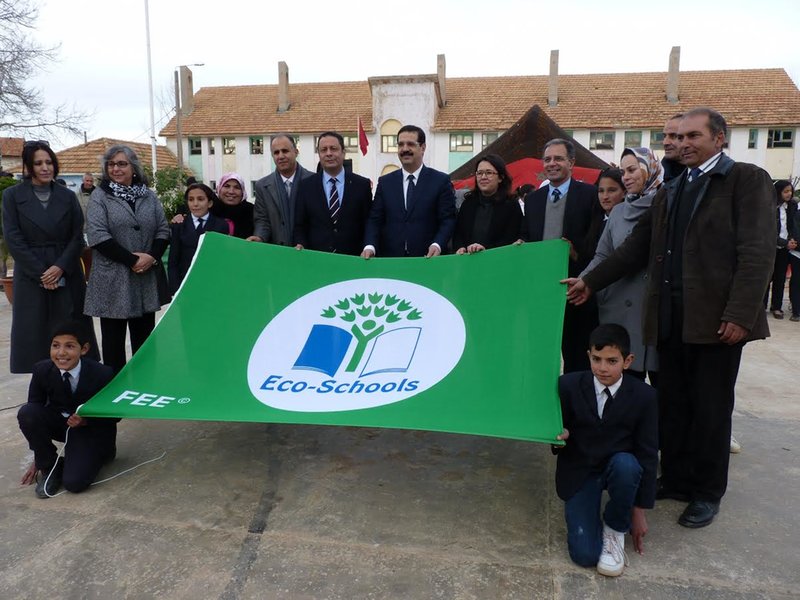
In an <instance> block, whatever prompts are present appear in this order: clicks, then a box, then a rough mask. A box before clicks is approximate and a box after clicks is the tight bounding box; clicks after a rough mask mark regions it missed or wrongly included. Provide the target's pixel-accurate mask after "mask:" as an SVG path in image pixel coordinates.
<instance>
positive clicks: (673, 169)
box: [661, 113, 686, 183]
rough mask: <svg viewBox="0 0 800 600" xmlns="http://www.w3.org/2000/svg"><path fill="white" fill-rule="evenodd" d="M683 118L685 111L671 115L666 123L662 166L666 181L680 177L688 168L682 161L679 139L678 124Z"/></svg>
mask: <svg viewBox="0 0 800 600" xmlns="http://www.w3.org/2000/svg"><path fill="white" fill-rule="evenodd" d="M682 118H683V113H678V114H676V115H673V116H672V117H670V118H669V119H668V120H667V122H666V123H664V158H662V159H661V166H662V167H663V168H664V183H666V182H667V181H669V180H670V179H674V178H675V177H678V176H679V175H680V174H681V173H683V172H684V171H685V170H686V165H684V164H683V163H682V162H681V151H680V142H679V141H678V125H679V124H680V122H681V119H682Z"/></svg>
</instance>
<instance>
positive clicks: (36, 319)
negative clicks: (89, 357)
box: [3, 180, 97, 373]
mask: <svg viewBox="0 0 800 600" xmlns="http://www.w3.org/2000/svg"><path fill="white" fill-rule="evenodd" d="M3 236H4V237H5V241H6V244H7V245H8V250H9V252H10V253H11V256H13V257H14V305H13V309H12V310H13V320H12V324H11V372H12V373H30V372H31V369H32V368H33V365H34V364H35V363H36V362H37V361H40V360H42V359H44V358H47V357H48V356H49V355H50V350H49V349H50V341H51V340H50V332H51V330H52V329H53V327H54V326H55V325H57V324H58V323H59V322H61V321H64V320H67V319H79V320H82V321H83V322H84V324H85V326H86V327H87V330H88V331H89V332H91V334H92V342H94V330H93V329H92V328H91V318H88V317H84V316H83V304H84V297H85V294H86V279H85V278H84V274H83V269H82V268H81V263H80V256H81V250H83V247H84V243H83V212H82V211H81V207H80V204H79V203H78V199H77V198H76V197H75V194H74V193H73V192H71V191H70V190H68V189H67V188H65V187H64V186H61V185H58V184H56V183H51V184H50V199H49V201H48V204H47V209H45V208H44V207H43V206H42V203H41V202H40V201H39V198H37V196H36V193H35V192H34V190H33V185H32V184H31V182H30V181H29V180H25V181H22V182H21V183H19V184H17V185H15V186H13V187H10V188H8V189H6V190H5V191H4V192H3ZM53 265H55V266H58V267H60V268H61V269H62V270H63V271H64V284H65V285H64V286H63V287H60V288H58V289H57V290H46V289H44V288H43V287H42V286H41V285H40V283H41V282H40V277H41V276H42V273H44V272H45V271H46V270H47V269H49V268H50V267H51V266H53ZM96 347H97V344H96V343H93V344H92V353H93V355H94V356H97V350H96Z"/></svg>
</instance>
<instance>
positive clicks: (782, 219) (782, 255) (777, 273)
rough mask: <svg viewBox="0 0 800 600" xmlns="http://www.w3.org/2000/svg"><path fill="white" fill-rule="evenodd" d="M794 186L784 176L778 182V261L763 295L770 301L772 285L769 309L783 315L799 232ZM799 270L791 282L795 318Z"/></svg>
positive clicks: (798, 312)
mask: <svg viewBox="0 0 800 600" xmlns="http://www.w3.org/2000/svg"><path fill="white" fill-rule="evenodd" d="M793 198H794V188H792V183H791V182H790V181H786V180H785V179H779V180H778V181H776V182H775V203H776V206H777V207H778V211H777V229H778V241H777V244H776V248H775V265H774V267H773V270H772V281H771V282H770V284H769V286H768V287H767V293H766V295H765V296H764V304H766V303H767V296H769V295H770V288H771V289H772V298H771V301H770V306H769V309H770V310H771V311H772V316H773V317H775V318H776V319H782V318H783V316H784V314H783V290H784V288H785V287H786V270H787V269H788V268H789V259H790V257H791V255H790V254H789V253H790V252H791V251H792V250H797V237H798V232H797V231H795V213H797V203H796V202H794V201H793ZM798 278H800V273H797V274H796V273H795V271H794V267H793V268H792V279H791V281H790V284H789V300H790V301H791V303H792V317H798V318H792V320H793V321H797V320H800V306H797V298H792V287H795V288H796V287H797V280H798Z"/></svg>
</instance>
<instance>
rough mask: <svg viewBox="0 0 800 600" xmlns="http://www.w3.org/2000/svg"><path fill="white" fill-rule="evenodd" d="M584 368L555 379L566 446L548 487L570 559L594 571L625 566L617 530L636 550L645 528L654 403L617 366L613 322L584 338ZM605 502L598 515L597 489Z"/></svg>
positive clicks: (651, 494) (621, 352)
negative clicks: (587, 366) (559, 506)
mask: <svg viewBox="0 0 800 600" xmlns="http://www.w3.org/2000/svg"><path fill="white" fill-rule="evenodd" d="M588 354H589V361H590V363H591V367H592V370H591V371H580V372H577V373H568V374H566V375H562V376H561V378H560V379H559V381H558V393H559V396H560V397H561V412H562V418H563V421H564V432H563V433H562V434H561V435H559V436H558V439H560V440H563V441H565V442H566V444H565V445H564V446H563V447H562V448H557V447H554V451H556V453H557V454H558V466H557V467H556V491H557V492H558V496H559V497H560V498H561V499H562V500H564V502H565V506H564V516H565V518H566V521H567V544H568V547H569V555H570V558H572V560H573V561H574V562H576V563H577V564H579V565H581V566H584V567H592V566H596V567H597V571H598V572H599V573H601V574H602V575H607V576H609V577H616V576H617V575H621V574H622V571H623V569H624V567H625V562H626V558H625V532H627V531H630V532H631V535H632V536H633V546H634V548H635V550H636V551H637V552H639V553H640V554H641V553H642V552H643V550H644V544H643V539H644V536H645V534H646V533H647V519H646V517H645V514H644V510H645V509H647V508H652V507H653V504H654V502H655V491H656V467H657V464H658V404H657V401H656V392H655V390H654V389H653V388H652V387H650V386H649V385H647V384H646V383H644V382H642V381H640V380H637V379H636V378H635V377H630V376H629V377H624V376H623V373H622V372H623V370H624V369H627V368H628V367H629V366H630V364H631V362H632V361H633V355H632V354H630V338H629V336H628V332H627V331H625V328H624V327H622V326H621V325H615V324H604V325H600V326H599V327H597V328H596V329H595V330H594V331H593V332H592V334H591V337H590V339H589V352H588ZM604 489H605V490H608V495H609V500H608V502H607V503H606V506H605V510H604V511H603V516H602V519H601V516H600V501H601V496H602V493H603V490H604Z"/></svg>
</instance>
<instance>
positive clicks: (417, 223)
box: [361, 125, 456, 258]
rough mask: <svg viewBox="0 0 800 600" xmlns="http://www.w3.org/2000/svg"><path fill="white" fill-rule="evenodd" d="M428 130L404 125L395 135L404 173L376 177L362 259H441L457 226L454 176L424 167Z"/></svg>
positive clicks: (394, 172) (400, 171) (401, 171)
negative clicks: (376, 184)
mask: <svg viewBox="0 0 800 600" xmlns="http://www.w3.org/2000/svg"><path fill="white" fill-rule="evenodd" d="M424 154H425V132H424V131H422V129H420V128H419V127H417V126H415V125H405V126H403V127H401V128H400V131H399V132H398V133H397V156H398V157H399V158H400V164H402V165H403V168H402V169H399V170H397V171H393V172H392V173H389V174H387V175H384V176H383V177H381V178H380V179H378V188H377V190H376V192H375V201H374V202H373V203H372V209H371V210H370V214H369V220H368V221H367V230H366V235H365V247H364V251H363V252H362V253H361V256H363V257H364V258H371V257H373V256H376V255H377V256H425V257H426V258H431V257H432V256H438V255H439V254H441V253H442V252H443V251H444V250H446V249H447V243H448V242H449V241H450V237H451V236H452V235H453V229H454V228H455V223H456V207H455V194H454V192H453V184H452V183H451V182H450V177H449V176H448V175H447V174H446V173H442V172H440V171H436V170H434V169H431V168H429V167H426V166H424V165H423V164H422V157H423V156H424Z"/></svg>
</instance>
